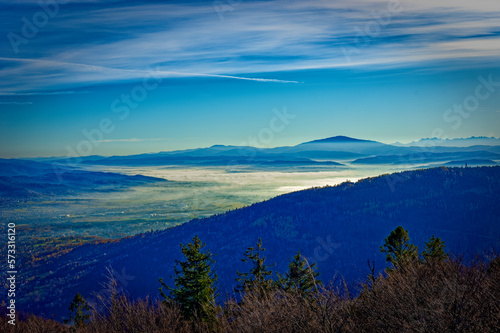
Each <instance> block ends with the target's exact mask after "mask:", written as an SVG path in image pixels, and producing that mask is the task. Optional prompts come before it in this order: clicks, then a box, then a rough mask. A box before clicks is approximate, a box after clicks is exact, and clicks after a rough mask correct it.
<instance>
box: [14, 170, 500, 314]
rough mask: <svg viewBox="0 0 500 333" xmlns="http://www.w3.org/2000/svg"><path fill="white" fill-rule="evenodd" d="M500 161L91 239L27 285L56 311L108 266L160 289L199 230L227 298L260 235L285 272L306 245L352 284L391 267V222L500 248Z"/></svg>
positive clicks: (452, 244)
mask: <svg viewBox="0 0 500 333" xmlns="http://www.w3.org/2000/svg"><path fill="white" fill-rule="evenodd" d="M499 193H500V167H480V168H434V169H424V170H416V171H407V172H402V173H396V174H392V175H384V176H380V177H375V178H367V179H364V180H361V181H359V182H357V183H351V182H345V183H343V184H341V185H338V186H334V187H325V188H313V189H310V190H305V191H299V192H294V193H290V194H286V195H282V196H279V197H276V198H274V199H271V200H268V201H265V202H262V203H258V204H254V205H252V206H249V207H246V208H243V209H238V210H235V211H230V212H227V213H225V214H220V215H216V216H213V217H210V218H205V219H199V220H193V221H191V222H188V223H185V224H183V225H181V226H178V227H174V228H171V229H168V230H165V231H159V232H151V233H145V234H140V235H137V236H134V237H128V238H125V239H122V240H121V241H119V242H114V243H107V244H97V245H95V244H88V245H83V246H81V247H78V248H76V249H74V250H72V251H71V252H69V253H67V254H64V255H62V256H59V257H57V258H47V259H46V260H44V261H40V262H39V263H38V264H37V265H35V266H34V267H33V268H32V269H30V270H29V271H28V272H24V274H25V279H33V277H34V276H36V277H37V281H35V282H34V281H31V282H30V283H21V284H20V290H19V291H20V292H21V293H22V294H23V295H25V296H24V297H23V301H24V304H20V307H22V308H23V309H26V311H28V312H34V313H35V314H42V315H45V316H47V317H50V316H52V315H53V314H55V315H56V318H61V316H64V315H66V311H67V306H68V304H69V303H70V302H71V298H72V297H73V296H74V295H75V294H76V293H77V292H80V293H81V294H82V295H83V296H84V297H85V298H86V299H87V300H89V302H92V301H95V296H93V295H94V294H95V293H96V292H97V294H98V295H99V294H100V293H102V289H103V288H102V286H101V283H102V282H104V281H105V275H106V270H107V268H111V271H112V273H113V275H114V276H115V278H116V279H117V281H118V286H117V287H118V288H119V289H120V290H122V291H123V292H126V293H127V294H128V295H129V296H130V297H131V298H132V299H136V298H139V297H141V298H144V297H146V296H147V295H149V296H150V297H152V298H156V297H158V278H159V277H163V278H164V280H165V283H166V284H167V285H173V279H172V276H173V275H174V271H173V269H174V263H175V260H176V259H177V260H179V259H181V257H182V254H181V251H180V249H179V246H178V245H179V243H184V244H186V243H187V242H189V241H190V240H191V239H192V238H193V236H194V235H199V237H200V239H202V240H203V241H204V242H206V244H207V245H206V246H207V248H208V249H210V250H211V252H212V253H213V254H214V259H215V261H216V266H215V270H216V271H217V274H218V275H219V279H218V284H217V288H218V290H219V292H220V295H221V296H220V297H219V302H221V301H222V300H223V298H224V297H225V296H226V293H227V294H228V295H232V291H233V288H234V287H235V286H236V281H235V278H236V277H237V274H236V271H239V272H243V271H245V270H246V266H245V263H243V262H241V258H242V255H243V253H244V252H245V250H246V249H247V248H248V247H249V246H252V245H255V242H256V240H257V239H258V238H261V239H262V242H263V244H264V245H265V248H266V256H267V259H266V260H267V261H266V262H267V263H268V264H274V263H276V266H275V267H274V268H273V271H274V272H277V273H280V274H285V272H286V270H287V268H288V264H289V261H290V259H291V258H292V257H293V256H294V255H295V254H296V253H297V251H300V252H301V254H302V255H303V256H305V257H306V258H307V259H308V261H309V262H310V263H316V264H317V267H318V272H319V273H320V276H321V278H322V280H323V281H338V280H339V279H340V278H341V277H343V278H344V279H345V281H346V283H347V285H348V287H350V288H351V289H352V290H355V287H356V285H357V283H358V282H359V281H360V280H362V279H363V278H364V277H366V275H367V274H368V273H369V272H370V269H369V267H368V265H367V260H370V261H374V262H375V266H376V268H375V270H376V272H380V271H381V270H383V269H384V268H385V267H386V262H385V255H384V254H383V253H381V252H380V246H381V245H383V240H384V239H385V237H386V236H387V235H388V234H389V232H390V231H391V230H394V228H395V227H397V226H398V225H402V226H404V227H405V229H406V230H408V231H409V234H410V238H411V239H412V241H413V243H414V244H415V245H416V246H418V247H419V249H424V242H425V241H427V240H428V239H429V238H430V237H431V236H432V235H437V236H439V237H440V238H441V239H442V240H443V241H444V242H445V243H446V247H447V251H448V252H449V253H451V254H452V255H453V254H456V255H457V254H463V255H464V256H465V258H466V260H468V259H470V258H471V257H472V256H473V255H475V254H477V253H481V252H482V251H488V250H491V249H492V248H493V249H494V248H496V247H497V246H498V240H499V237H500V205H499V199H498V198H499V196H498V194H499Z"/></svg>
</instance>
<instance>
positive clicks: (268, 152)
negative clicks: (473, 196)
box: [51, 136, 500, 171]
mask: <svg viewBox="0 0 500 333" xmlns="http://www.w3.org/2000/svg"><path fill="white" fill-rule="evenodd" d="M461 140H462V141H463V142H468V143H469V145H465V144H463V146H454V145H448V144H445V145H443V146H440V145H439V144H436V145H431V146H418V145H417V146H412V145H410V146H406V145H405V146H397V145H389V144H384V143H381V142H377V141H370V140H360V139H354V138H349V137H346V136H335V137H331V138H326V139H321V140H314V141H309V142H305V143H301V144H298V145H296V146H287V147H276V148H259V147H249V146H225V145H214V146H211V147H207V148H197V149H188V150H179V151H170V152H159V153H150V154H138V155H129V156H109V157H104V156H95V155H94V156H85V157H73V158H64V159H62V158H54V159H52V160H51V162H53V163H61V164H68V163H70V164H80V163H81V164H82V165H116V166H118V165H119V166H162V165H175V166H200V167H203V166H217V167H224V166H228V167H234V166H239V167H240V168H242V169H243V170H254V171H255V170H256V171H259V170H269V169H272V170H282V171H311V170H339V169H345V168H349V167H352V166H353V165H354V164H358V165H359V164H411V165H415V166H420V165H421V166H425V165H426V164H428V163H436V162H438V163H442V164H443V165H444V164H445V163H449V162H456V161H467V160H471V161H472V163H469V165H470V164H474V162H473V161H474V160H480V161H481V164H484V163H485V162H486V164H488V165H495V164H496V163H497V162H496V161H500V145H499V142H498V139H494V140H493V139H491V138H490V139H488V140H486V139H484V140H483V139H478V138H469V139H461ZM478 140H479V141H478ZM485 140H486V141H485ZM437 142H438V143H440V142H448V141H446V140H444V141H443V140H441V141H437ZM486 142H487V143H488V144H485V143H486ZM478 143H484V144H481V145H478ZM493 143H496V144H493Z"/></svg>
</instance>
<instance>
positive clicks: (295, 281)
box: [280, 251, 321, 296]
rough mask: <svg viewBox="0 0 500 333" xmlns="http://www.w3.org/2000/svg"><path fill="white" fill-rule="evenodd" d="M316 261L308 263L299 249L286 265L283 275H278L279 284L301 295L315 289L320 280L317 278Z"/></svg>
mask: <svg viewBox="0 0 500 333" xmlns="http://www.w3.org/2000/svg"><path fill="white" fill-rule="evenodd" d="M318 275H319V273H318V272H316V263H313V264H312V265H309V263H308V262H307V259H306V258H304V257H303V256H302V255H301V254H300V251H297V254H296V255H295V256H294V257H293V259H292V261H290V264H289V265H288V272H287V273H286V275H285V277H281V276H280V284H281V286H282V288H283V289H285V290H286V291H292V292H298V293H300V294H302V295H303V296H305V295H308V294H309V293H310V292H311V291H313V290H315V289H317V287H318V285H320V284H321V281H319V280H317V277H318Z"/></svg>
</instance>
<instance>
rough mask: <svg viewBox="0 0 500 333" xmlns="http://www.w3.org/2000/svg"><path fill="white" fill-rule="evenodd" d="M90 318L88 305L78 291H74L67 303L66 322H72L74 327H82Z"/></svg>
mask: <svg viewBox="0 0 500 333" xmlns="http://www.w3.org/2000/svg"><path fill="white" fill-rule="evenodd" d="M89 320H90V307H89V306H88V304H87V301H85V299H84V298H83V296H82V295H81V294H80V293H76V295H75V297H74V298H73V301H72V302H71V304H70V305H69V319H68V320H65V322H66V323H69V324H73V325H74V327H75V328H84V327H86V326H87V324H88V322H89Z"/></svg>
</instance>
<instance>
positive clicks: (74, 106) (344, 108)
mask: <svg viewBox="0 0 500 333" xmlns="http://www.w3.org/2000/svg"><path fill="white" fill-rule="evenodd" d="M42 3H45V4H47V6H43V7H44V8H45V9H44V8H42V6H41V5H40V4H39V3H38V1H29V0H21V1H3V0H0V7H1V8H0V10H1V12H2V20H1V21H2V23H0V35H1V36H2V37H1V38H2V39H1V42H0V43H1V44H0V76H1V78H2V80H0V129H1V131H0V143H1V151H0V157H34V156H64V155H68V154H71V153H70V152H74V153H76V154H81V155H86V154H101V155H114V154H119V155H125V154H133V153H142V152H156V151H165V150H175V149H185V148H195V147H200V146H210V145H213V144H232V145H238V144H245V143H249V142H250V141H252V140H253V142H256V143H257V144H258V145H259V146H261V147H273V146H280V145H293V144H298V143H300V142H303V141H308V140H313V139H318V138H324V137H329V136H335V135H348V136H352V137H357V138H364V139H372V140H379V141H382V142H387V143H390V142H395V141H403V142H409V141H412V140H415V139H419V138H424V137H433V136H436V135H437V136H441V137H448V138H455V137H468V136H473V135H474V136H481V135H485V136H495V137H499V136H500V130H499V126H498V125H499V124H500V83H497V82H500V65H499V64H500V61H499V60H500V3H499V2H498V1H497V0H478V1H462V0H453V1H452V0H446V1H430V0H420V1H415V0H414V1H408V0H401V1H367V0H349V1H347V0H345V1H344V0H342V1H334V0H331V1H315V0H311V1H294V0H288V1H247V0H241V1H240V0H220V1H219V0H216V1H203V2H201V1H199V2H196V1H191V2H185V1H184V2H182V1H178V2H174V1H168V2H162V1H118V0H115V1H99V0H93V1H63V0H60V1H58V2H57V1H56V0H47V1H42ZM484 82H486V83H484ZM488 82H489V83H488ZM478 86H481V87H479V88H478ZM478 89H479V90H478ZM477 94H479V95H477ZM127 96H128V97H127ZM478 96H480V97H481V98H479V97H478ZM464 107H465V109H464ZM285 110H286V114H288V115H290V117H289V119H288V120H287V121H286V124H284V125H285V126H278V127H277V126H273V124H274V125H275V124H276V122H274V123H273V121H274V120H273V119H274V118H276V117H277V115H276V114H277V112H278V113H280V114H283V113H284V112H285ZM280 125H281V123H280ZM277 129H279V130H277ZM270 133H271V134H270Z"/></svg>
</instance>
